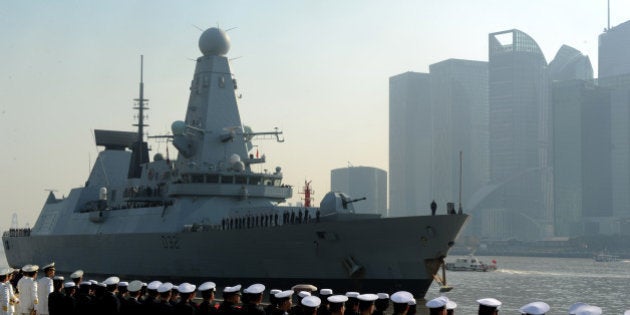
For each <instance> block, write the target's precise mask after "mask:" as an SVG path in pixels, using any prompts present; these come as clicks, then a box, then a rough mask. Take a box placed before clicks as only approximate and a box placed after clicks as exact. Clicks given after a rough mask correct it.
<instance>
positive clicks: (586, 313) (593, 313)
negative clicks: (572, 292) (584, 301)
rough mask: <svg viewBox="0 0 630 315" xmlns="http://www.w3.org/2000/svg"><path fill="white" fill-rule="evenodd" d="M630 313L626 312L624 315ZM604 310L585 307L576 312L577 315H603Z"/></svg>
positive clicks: (591, 306) (592, 306) (595, 307)
mask: <svg viewBox="0 0 630 315" xmlns="http://www.w3.org/2000/svg"><path fill="white" fill-rule="evenodd" d="M626 313H628V311H626V312H625V313H624V314H626ZM601 314H602V309H601V308H600V307H597V306H594V305H584V306H582V307H580V308H578V309H577V310H576V311H575V315H601Z"/></svg>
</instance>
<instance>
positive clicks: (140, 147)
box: [127, 55, 149, 178]
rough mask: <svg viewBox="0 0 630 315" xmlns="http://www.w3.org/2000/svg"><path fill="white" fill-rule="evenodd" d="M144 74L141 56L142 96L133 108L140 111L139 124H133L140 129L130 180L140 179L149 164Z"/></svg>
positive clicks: (131, 165)
mask: <svg viewBox="0 0 630 315" xmlns="http://www.w3.org/2000/svg"><path fill="white" fill-rule="evenodd" d="M143 73H144V56H143V55H140V95H139V97H138V98H136V99H134V101H135V105H134V108H133V109H137V110H138V117H137V118H138V123H137V124H133V126H137V127H138V137H137V139H136V142H134V144H133V145H132V149H131V151H132V152H131V163H130V164H129V173H128V175H127V177H129V178H140V175H141V173H142V167H141V165H142V164H145V163H148V162H149V147H148V145H147V143H146V142H144V127H148V126H149V125H146V124H145V123H144V118H145V117H144V111H145V110H148V109H149V108H148V107H147V106H146V103H147V102H148V101H149V100H148V99H145V98H144V80H143Z"/></svg>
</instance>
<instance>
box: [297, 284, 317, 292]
mask: <svg viewBox="0 0 630 315" xmlns="http://www.w3.org/2000/svg"><path fill="white" fill-rule="evenodd" d="M291 290H293V291H294V292H299V291H308V292H315V291H317V287H316V286H314V285H312V284H296V285H294V286H292V287H291Z"/></svg>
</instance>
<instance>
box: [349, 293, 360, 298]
mask: <svg viewBox="0 0 630 315" xmlns="http://www.w3.org/2000/svg"><path fill="white" fill-rule="evenodd" d="M346 296H347V297H349V298H351V299H356V298H357V296H359V292H346Z"/></svg>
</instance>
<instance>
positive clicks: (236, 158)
mask: <svg viewBox="0 0 630 315" xmlns="http://www.w3.org/2000/svg"><path fill="white" fill-rule="evenodd" d="M240 161H241V157H240V156H239V155H238V154H236V153H234V154H232V156H230V164H234V163H238V162H240Z"/></svg>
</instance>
